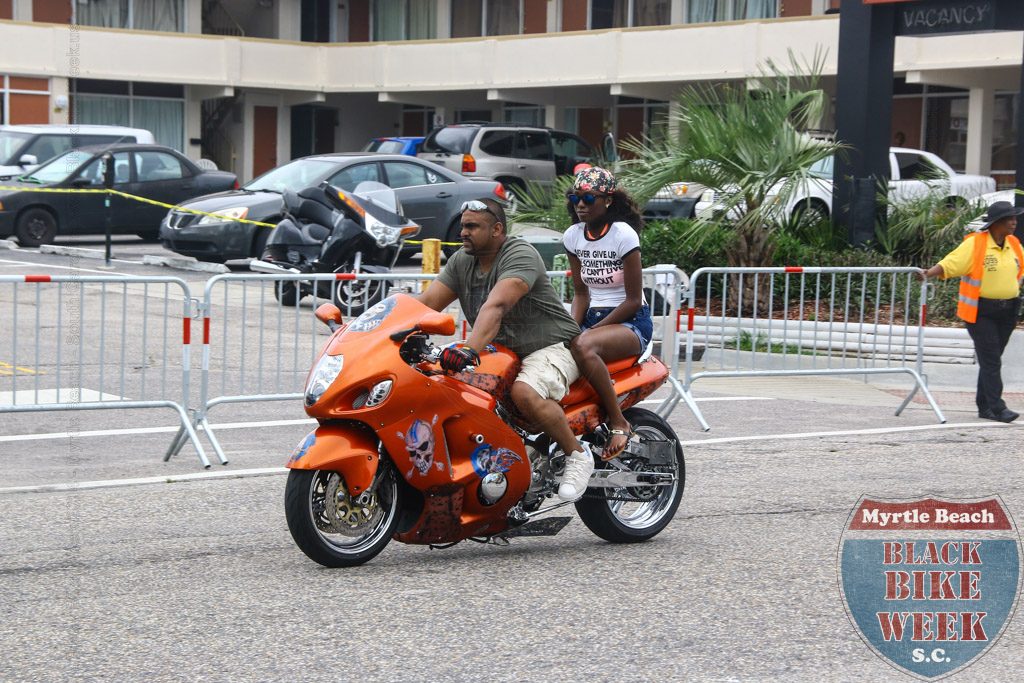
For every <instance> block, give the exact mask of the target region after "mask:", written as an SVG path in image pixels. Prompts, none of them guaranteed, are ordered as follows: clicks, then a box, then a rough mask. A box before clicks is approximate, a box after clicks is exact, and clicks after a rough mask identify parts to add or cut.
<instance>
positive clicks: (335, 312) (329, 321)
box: [314, 304, 455, 333]
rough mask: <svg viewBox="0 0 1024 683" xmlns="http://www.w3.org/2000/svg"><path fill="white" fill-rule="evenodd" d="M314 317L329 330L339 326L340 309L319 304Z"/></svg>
mask: <svg viewBox="0 0 1024 683" xmlns="http://www.w3.org/2000/svg"><path fill="white" fill-rule="evenodd" d="M314 315H316V319H317V320H319V321H320V322H322V323H323V324H324V325H327V327H329V328H331V332H334V331H335V330H336V329H338V328H339V327H341V309H340V308H338V307H337V306H335V305H334V304H320V305H319V306H318V307H317V309H316V313H315V314H314ZM454 325H455V321H454V320H453V321H452V326H453V329H452V331H453V333H454Z"/></svg>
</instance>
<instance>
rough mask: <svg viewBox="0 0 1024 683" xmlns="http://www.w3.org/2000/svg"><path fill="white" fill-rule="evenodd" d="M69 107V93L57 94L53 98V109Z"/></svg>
mask: <svg viewBox="0 0 1024 683" xmlns="http://www.w3.org/2000/svg"><path fill="white" fill-rule="evenodd" d="M67 108H68V96H67V95H55V96H54V98H53V110H54V111H55V112H62V111H66V110H67Z"/></svg>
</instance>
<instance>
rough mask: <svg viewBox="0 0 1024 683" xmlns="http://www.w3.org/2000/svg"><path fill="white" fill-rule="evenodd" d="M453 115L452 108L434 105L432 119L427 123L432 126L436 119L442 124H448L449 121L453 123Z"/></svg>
mask: <svg viewBox="0 0 1024 683" xmlns="http://www.w3.org/2000/svg"><path fill="white" fill-rule="evenodd" d="M454 116H455V111H454V110H453V109H449V108H448V107H434V120H433V121H429V122H428V123H429V125H430V127H431V128H433V127H434V124H436V123H437V122H438V121H441V122H442V123H443V125H448V124H449V123H455V122H454V121H453V120H452V119H453V118H454Z"/></svg>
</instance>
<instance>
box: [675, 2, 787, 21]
mask: <svg viewBox="0 0 1024 683" xmlns="http://www.w3.org/2000/svg"><path fill="white" fill-rule="evenodd" d="M686 6H687V11H686V21H687V22H689V23H691V24H701V23H705V22H709V21H740V20H744V19H772V18H774V17H777V16H779V0H688V1H687V3H686Z"/></svg>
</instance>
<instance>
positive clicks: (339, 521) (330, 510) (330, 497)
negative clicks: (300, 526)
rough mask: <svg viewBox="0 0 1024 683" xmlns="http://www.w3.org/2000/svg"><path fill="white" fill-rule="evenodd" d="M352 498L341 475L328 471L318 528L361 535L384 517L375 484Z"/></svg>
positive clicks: (330, 531)
mask: <svg viewBox="0 0 1024 683" xmlns="http://www.w3.org/2000/svg"><path fill="white" fill-rule="evenodd" d="M376 483H377V482H374V484H375V485H374V486H371V488H370V490H368V491H364V492H363V493H362V494H360V495H358V496H356V497H355V498H353V497H352V496H351V495H350V494H349V492H348V490H347V489H346V488H345V483H344V482H343V481H342V480H341V477H340V476H339V475H338V474H336V473H332V474H331V475H330V477H329V478H328V480H327V482H326V484H325V486H324V510H323V514H322V515H320V516H319V518H318V520H317V526H318V527H319V528H320V530H321V531H326V532H329V533H335V534H341V535H342V536H363V535H364V534H366V533H367V532H368V531H370V530H371V529H373V527H374V526H375V525H376V524H377V522H378V521H380V518H381V517H383V516H384V509H383V508H382V507H381V505H380V501H379V500H378V498H377V487H376Z"/></svg>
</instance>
